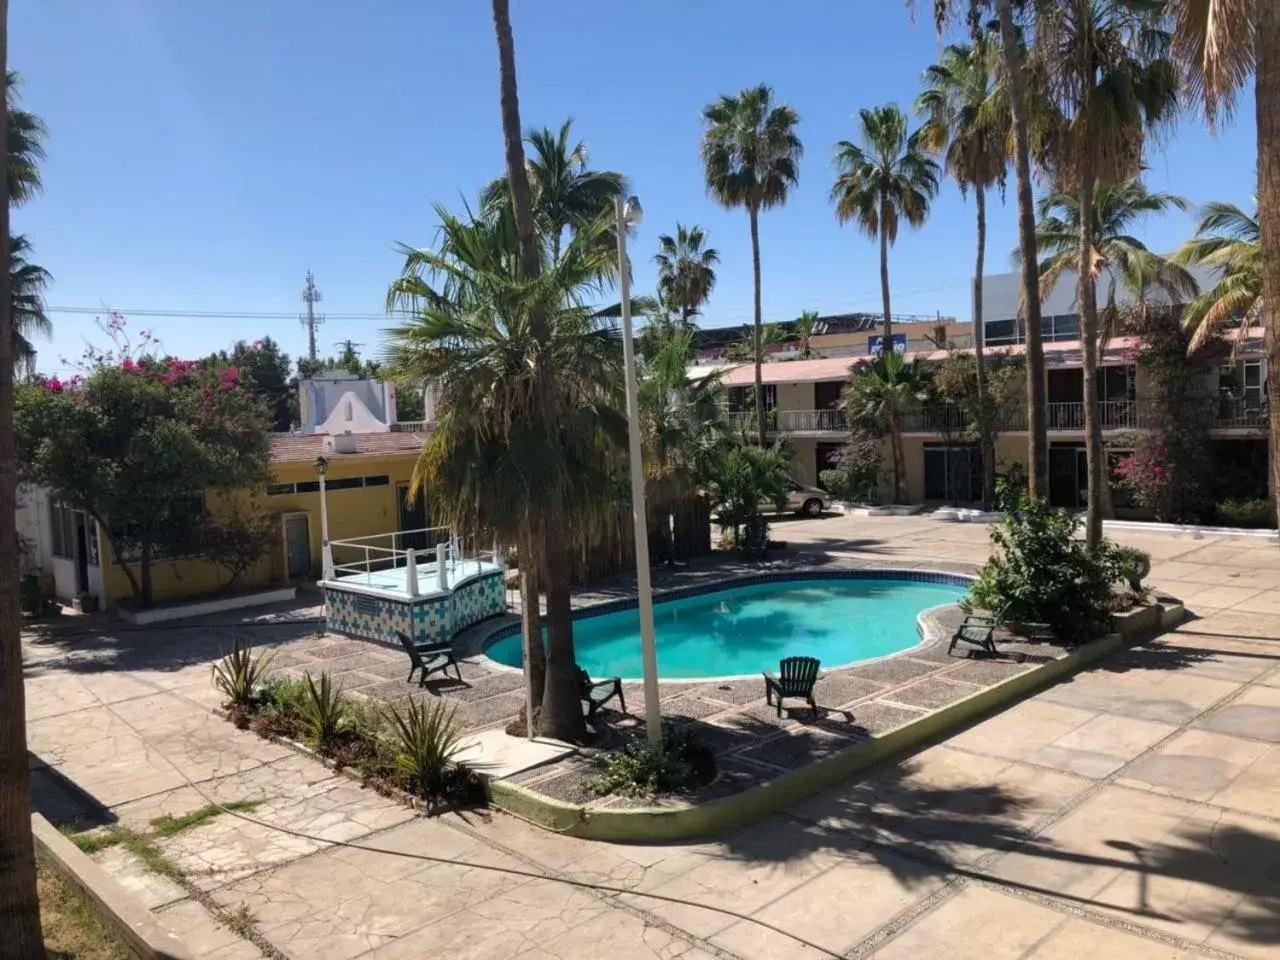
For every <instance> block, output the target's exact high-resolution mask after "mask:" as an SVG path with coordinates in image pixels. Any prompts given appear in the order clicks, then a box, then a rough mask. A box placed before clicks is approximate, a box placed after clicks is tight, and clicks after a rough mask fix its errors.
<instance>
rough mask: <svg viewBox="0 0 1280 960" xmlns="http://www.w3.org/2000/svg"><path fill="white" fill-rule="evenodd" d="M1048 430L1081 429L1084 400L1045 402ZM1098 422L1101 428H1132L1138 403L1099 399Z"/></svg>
mask: <svg viewBox="0 0 1280 960" xmlns="http://www.w3.org/2000/svg"><path fill="white" fill-rule="evenodd" d="M1046 406H1047V410H1046V413H1047V414H1048V428H1049V429H1050V430H1083V429H1084V402H1083V401H1078V400H1077V401H1071V402H1068V403H1050V404H1047V405H1046ZM1098 422H1099V424H1100V425H1101V427H1102V429H1103V430H1132V429H1135V428H1136V427H1137V426H1138V425H1139V423H1138V404H1137V401H1134V400H1100V401H1099V402H1098Z"/></svg>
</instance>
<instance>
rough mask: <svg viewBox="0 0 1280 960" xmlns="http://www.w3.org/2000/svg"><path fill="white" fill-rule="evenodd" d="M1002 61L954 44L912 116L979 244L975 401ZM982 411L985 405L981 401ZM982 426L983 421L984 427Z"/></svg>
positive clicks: (1000, 132) (987, 464) (986, 41)
mask: <svg viewBox="0 0 1280 960" xmlns="http://www.w3.org/2000/svg"><path fill="white" fill-rule="evenodd" d="M999 66H1000V60H999V55H998V53H997V50H996V46H995V41H994V39H993V38H991V36H990V35H989V34H985V33H978V34H977V36H976V37H975V38H974V42H973V43H972V44H952V45H951V46H949V47H947V48H946V49H945V50H943V52H942V56H941V57H940V58H939V59H938V62H937V63H935V64H933V65H932V66H931V67H929V68H928V69H927V70H925V74H924V84H925V89H924V92H923V93H921V94H920V96H919V97H917V98H916V106H915V108H916V112H917V113H921V114H923V115H924V116H925V118H926V119H925V123H924V126H923V127H921V130H920V135H921V139H922V141H923V143H924V144H925V146H926V147H927V148H928V149H929V150H932V151H933V152H934V153H935V154H939V155H941V156H942V157H943V169H944V170H945V171H946V173H947V174H948V175H949V176H950V177H951V178H952V179H953V180H955V182H956V185H957V186H959V187H960V192H961V193H962V194H966V193H968V191H969V190H970V189H972V190H973V198H974V205H975V208H976V211H977V221H978V224H977V225H978V244H977V256H976V258H975V263H974V271H973V284H974V288H973V329H974V358H975V365H974V381H975V387H976V390H977V394H978V399H979V400H982V398H983V397H984V395H985V394H986V390H987V385H986V379H987V376H986V373H987V371H986V348H985V346H984V344H983V339H984V338H983V337H982V336H980V335H979V334H980V333H981V332H982V330H983V316H982V278H983V274H984V272H985V270H986V266H985V264H986V255H987V191H988V190H990V189H991V188H992V187H999V188H1000V190H1001V192H1002V193H1003V191H1004V184H1005V174H1006V172H1007V170H1008V166H1009V157H1008V139H1009V124H1010V122H1011V118H1010V116H1009V114H1008V113H1007V111H1001V110H999V109H998V104H997V101H996V97H995V92H996V84H997V79H998V76H999ZM982 402H983V405H984V406H985V401H982ZM986 423H987V421H985V420H984V421H983V425H984V426H985V424H986ZM978 445H979V447H981V449H982V499H983V502H984V503H988V504H989V503H991V502H992V501H993V500H994V498H995V493H996V464H995V460H996V452H995V438H994V437H993V436H991V435H990V434H989V433H987V432H986V431H985V430H980V432H979V436H978Z"/></svg>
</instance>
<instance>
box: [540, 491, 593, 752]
mask: <svg viewBox="0 0 1280 960" xmlns="http://www.w3.org/2000/svg"><path fill="white" fill-rule="evenodd" d="M550 494H551V495H550V496H549V497H548V499H549V500H552V501H553V503H552V504H551V506H550V507H549V509H548V512H547V516H546V529H545V531H544V536H543V542H544V545H545V550H546V554H545V559H544V561H543V571H544V574H545V576H546V581H547V676H546V682H545V684H544V686H543V693H542V714H541V716H540V717H539V719H538V732H539V733H541V734H542V735H543V736H544V737H552V738H554V739H556V740H564V741H567V742H569V743H579V742H581V741H582V739H583V737H584V735H585V734H586V725H585V724H584V722H583V719H582V703H581V701H580V700H579V697H578V662H577V657H576V655H575V652H574V648H573V606H572V603H571V601H570V596H571V594H570V570H569V549H568V547H569V543H568V538H567V529H566V528H567V518H566V516H565V513H564V509H563V500H562V497H561V493H560V490H559V489H558V488H557V489H553V490H552V491H550Z"/></svg>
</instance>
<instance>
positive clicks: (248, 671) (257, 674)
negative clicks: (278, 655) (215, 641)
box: [213, 637, 275, 709]
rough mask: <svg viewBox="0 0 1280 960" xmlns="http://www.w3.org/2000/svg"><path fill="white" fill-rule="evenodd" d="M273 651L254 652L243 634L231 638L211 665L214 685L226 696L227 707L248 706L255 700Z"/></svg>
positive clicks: (244, 707)
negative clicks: (258, 655)
mask: <svg viewBox="0 0 1280 960" xmlns="http://www.w3.org/2000/svg"><path fill="white" fill-rule="evenodd" d="M274 658H275V655H274V654H271V653H264V654H263V655H262V656H260V657H255V656H254V655H253V644H251V643H249V642H247V641H246V640H245V639H244V638H243V637H232V638H231V650H230V651H228V652H227V653H224V654H223V656H222V659H221V660H219V661H218V662H217V663H215V664H214V665H213V685H214V686H215V687H216V688H217V689H218V690H220V691H222V694H223V696H225V697H226V701H225V704H224V705H225V706H226V707H228V708H242V709H248V708H249V707H252V706H253V705H254V704H255V703H256V702H257V700H258V695H259V693H260V691H261V688H262V686H263V683H264V681H265V680H266V677H267V668H268V667H269V666H270V665H271V661H272V660H273V659H274Z"/></svg>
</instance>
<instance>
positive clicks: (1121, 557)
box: [1115, 547, 1151, 593]
mask: <svg viewBox="0 0 1280 960" xmlns="http://www.w3.org/2000/svg"><path fill="white" fill-rule="evenodd" d="M1115 563H1116V569H1117V570H1118V571H1119V573H1120V576H1121V577H1122V578H1123V579H1124V580H1125V582H1126V583H1128V584H1129V589H1130V590H1132V591H1133V592H1134V593H1141V592H1142V581H1143V580H1144V579H1146V577H1147V574H1149V573H1150V572H1151V555H1150V554H1148V553H1144V552H1143V551H1141V550H1139V549H1138V548H1137V547H1117V548H1116V551H1115Z"/></svg>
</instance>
